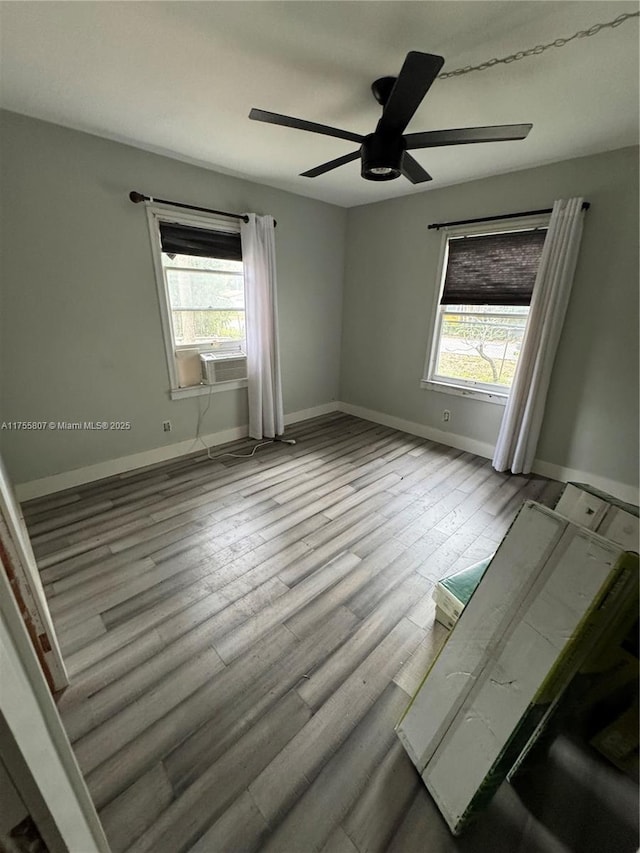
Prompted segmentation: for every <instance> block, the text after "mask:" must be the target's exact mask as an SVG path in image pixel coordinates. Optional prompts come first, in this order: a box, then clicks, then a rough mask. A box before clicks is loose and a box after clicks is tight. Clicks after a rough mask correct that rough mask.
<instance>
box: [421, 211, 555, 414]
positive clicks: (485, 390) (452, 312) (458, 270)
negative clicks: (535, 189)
mask: <svg viewBox="0 0 640 853" xmlns="http://www.w3.org/2000/svg"><path fill="white" fill-rule="evenodd" d="M546 224H547V220H546V218H545V219H544V220H539V221H538V222H537V223H536V224H533V223H532V222H528V224H527V227H523V223H522V221H520V222H519V223H518V224H517V225H511V226H510V227H509V226H508V225H505V226H502V227H501V226H500V225H498V226H496V223H492V225H493V231H492V232H489V231H488V230H487V229H486V226H485V229H484V230H483V231H470V230H468V226H467V230H465V231H460V230H459V229H458V230H456V231H450V232H447V233H445V234H444V236H443V247H442V273H441V287H440V298H439V301H438V305H437V308H436V312H435V318H434V323H433V327H432V328H433V337H432V344H431V349H430V352H429V354H428V358H427V366H426V373H425V377H424V379H423V382H422V384H423V386H425V387H428V388H431V389H437V390H441V391H447V392H451V393H460V394H463V395H465V396H472V397H473V396H479V397H480V396H481V397H483V398H484V399H492V400H494V401H495V402H504V401H506V398H507V396H508V393H509V388H510V387H511V382H512V380H513V375H514V373H515V369H516V364H517V362H518V356H519V355H520V348H521V345H522V339H523V336H524V332H525V329H526V325H527V317H528V314H529V304H530V302H531V294H532V291H533V285H534V283H535V279H536V273H537V270H538V265H539V263H540V256H541V254H542V246H543V244H544V239H545V236H546ZM496 227H500V230H496Z"/></svg>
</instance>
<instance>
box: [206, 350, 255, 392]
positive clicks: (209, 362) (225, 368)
mask: <svg viewBox="0 0 640 853" xmlns="http://www.w3.org/2000/svg"><path fill="white" fill-rule="evenodd" d="M200 370H201V372H202V384H203V385H217V384H218V383H219V382H231V381H233V380H234V379H246V378H247V358H246V356H244V355H243V356H238V355H237V354H235V353H228V352H202V353H200Z"/></svg>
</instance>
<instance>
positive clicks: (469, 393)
mask: <svg viewBox="0 0 640 853" xmlns="http://www.w3.org/2000/svg"><path fill="white" fill-rule="evenodd" d="M420 387H421V388H424V389H426V390H427V391H440V392H441V393H442V394H453V395H455V396H456V397H467V398H469V399H471V400H481V401H482V402H484V403H495V404H497V405H498V406H506V404H507V400H508V399H509V395H508V394H497V393H496V392H495V391H482V390H479V389H476V388H466V387H465V386H463V385H449V384H448V383H446V382H433V381H432V380H429V379H421V380H420Z"/></svg>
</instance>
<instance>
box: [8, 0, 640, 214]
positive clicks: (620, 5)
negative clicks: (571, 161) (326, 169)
mask: <svg viewBox="0 0 640 853" xmlns="http://www.w3.org/2000/svg"><path fill="white" fill-rule="evenodd" d="M637 9H638V4H637V3H627V2H615V0H608V2H595V1H594V0H585V2H583V0H570V2H553V0H533V1H532V2H531V1H530V0H521V2H515V0H505V2H485V0H471V2H466V0H465V1H464V2H463V0H444V2H441V1H440V2H431V0H424V2H421V1H420V0H418V2H404V0H395V2H394V1H393V0H392V2H386V0H373V2H372V0H356V2H347V0H333V2H324V0H307V2H296V0H292V2H272V1H271V0H263V2H249V1H248V0H247V1H246V2H245V0H240V2H133V1H132V2H4V3H1V4H0V23H1V33H2V42H1V48H2V52H1V54H0V70H1V82H2V85H1V99H0V103H1V105H2V106H3V107H5V108H6V109H9V110H13V111H15V112H20V113H24V114H26V115H30V116H36V117H38V118H42V119H45V120H48V121H52V122H56V123H58V124H62V125H67V126H69V127H74V128H77V129H80V130H85V131H88V132H90V133H94V134H98V135H100V136H105V137H109V138H112V139H117V140H120V141H124V142H128V143H131V144H132V145H137V146H139V147H141V148H146V149H149V150H153V151H159V152H162V153H166V154H169V155H171V156H175V157H178V158H179V159H184V160H187V161H189V162H195V163H198V164H200V165H205V166H208V167H210V168H212V169H216V170H218V171H222V172H226V173H229V174H234V175H239V176H242V177H246V178H249V179H251V180H255V181H258V182H260V183H264V184H268V185H271V186H274V187H280V188H282V189H285V190H290V191H293V192H296V193H299V194H302V195H307V196H310V197H312V198H318V199H322V200H324V201H329V202H333V203H335V204H339V205H343V206H346V207H350V206H353V205H357V204H364V203H367V202H371V201H378V200H381V199H385V198H392V197H395V196H400V195H406V194H408V193H412V192H424V191H425V190H428V189H431V188H437V187H442V186H445V185H447V184H452V183H459V182H461V181H467V180H471V179H473V178H477V177H483V176H487V175H494V174H498V173H501V172H508V171H513V170H515V169H522V168H526V167H528V166H534V165H539V164H542V163H547V162H550V161H554V160H562V159H567V158H571V157H576V156H580V155H584V154H590V153H594V152H598V151H606V150H610V149H613V148H619V147H622V146H625V145H631V144H636V143H637V141H638V70H639V69H638V19H633V20H630V21H627V22H626V23H624V24H623V25H622V26H619V27H616V28H615V29H606V30H603V31H602V32H601V33H600V34H598V35H595V36H593V37H591V38H582V39H576V40H575V41H573V42H571V44H569V45H567V46H565V47H563V48H561V49H551V50H548V51H547V52H545V53H544V54H543V55H542V56H539V57H532V58H530V59H524V60H522V61H520V62H514V63H511V64H509V65H499V66H496V67H495V68H492V69H489V70H487V71H483V72H475V73H473V74H468V75H465V76H462V77H459V78H453V79H449V80H438V81H436V82H435V83H434V85H433V87H432V89H431V90H430V92H429V93H428V94H427V96H426V98H425V100H424V101H423V103H422V105H421V107H420V108H419V110H418V112H417V113H416V115H415V117H414V119H413V120H412V122H411V124H410V125H409V128H408V132H416V131H420V130H436V129H440V128H453V127H464V126H473V125H489V124H511V123H520V122H533V130H532V131H531V133H530V135H529V137H528V138H527V139H526V140H524V141H521V142H501V143H490V144H485V145H476V146H464V147H450V148H442V149H432V150H429V151H417V152H413V153H414V155H415V157H416V159H417V160H419V161H420V162H421V163H422V164H423V165H424V166H425V168H427V169H428V171H429V172H430V173H431V174H432V175H433V176H434V180H433V182H432V183H430V184H427V185H424V184H423V185H421V186H417V187H413V186H412V185H411V184H410V183H409V182H408V181H406V180H405V179H404V178H399V179H398V180H396V181H390V182H387V183H373V182H370V181H364V180H362V178H361V177H360V170H359V166H360V164H359V162H358V161H355V162H353V163H350V164H349V165H347V166H343V167H341V168H340V169H338V170H336V171H334V172H331V173H329V174H326V175H324V176H321V177H319V178H313V179H310V178H301V177H298V173H299V172H302V171H304V170H305V169H309V168H311V167H312V166H315V165H318V164H320V163H323V162H325V161H327V160H331V159H333V158H335V157H339V156H341V155H342V154H346V153H348V152H349V151H351V150H354V145H353V143H350V142H345V141H343V140H339V139H333V138H330V137H327V136H317V135H315V134H310V133H305V132H301V131H298V130H292V129H289V128H284V127H276V126H273V125H267V124H262V123H258V122H252V121H249V119H248V118H247V115H248V113H249V110H250V108H251V107H259V108H261V109H266V110H271V111H273V112H279V113H285V114H288V115H292V116H296V117H300V118H306V119H309V120H311V121H316V122H320V123H323V124H329V125H333V126H335V127H341V128H345V129H347V130H352V131H355V132H357V133H362V134H366V133H370V132H371V131H372V130H373V129H374V126H375V124H376V122H377V119H378V117H379V115H380V107H379V106H378V104H377V103H376V102H375V101H374V99H373V96H372V95H371V92H370V89H369V87H370V84H371V82H372V81H373V80H374V79H375V78H376V77H380V76H384V75H396V74H397V73H398V71H399V70H400V67H401V65H402V62H403V60H404V57H405V55H406V54H407V52H408V51H409V50H420V51H425V52H428V53H437V54H440V55H442V56H444V57H445V67H444V70H445V71H446V70H452V69H454V68H457V67H459V66H463V65H467V64H477V63H479V62H482V61H484V60H487V59H490V58H491V57H494V56H497V57H501V56H505V55H508V54H511V53H514V52H516V51H518V50H521V49H525V48H529V47H532V46H534V45H536V44H539V43H545V42H549V41H552V40H554V39H555V38H557V37H558V36H569V35H571V34H573V33H574V32H575V31H576V30H578V29H584V28H588V27H589V26H591V25H592V24H594V23H599V22H605V21H610V20H612V19H613V18H615V17H616V16H617V15H619V14H620V13H621V12H634V11H637ZM142 189H144V190H145V191H147V192H153V187H144V188H142Z"/></svg>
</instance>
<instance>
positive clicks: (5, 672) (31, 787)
mask: <svg viewBox="0 0 640 853" xmlns="http://www.w3.org/2000/svg"><path fill="white" fill-rule="evenodd" d="M0 685H1V687H0V757H1V758H2V761H3V763H4V764H5V766H6V768H7V771H8V772H9V775H10V777H11V779H12V782H13V784H14V785H15V787H16V789H17V790H18V793H19V794H20V796H21V798H22V799H23V801H24V803H25V805H26V806H27V808H28V809H29V811H30V813H31V816H32V817H33V819H34V821H35V823H36V825H37V827H38V830H39V831H40V834H41V835H42V837H43V838H44V839H45V841H46V843H47V845H48V846H49V849H50V850H51V853H64V852H65V851H68V853H80V851H82V853H110V851H109V844H108V842H107V839H106V836H105V834H104V830H103V829H102V826H101V824H100V820H99V818H98V814H97V812H96V810H95V807H94V805H93V802H92V800H91V796H90V794H89V791H88V789H87V786H86V784H85V781H84V779H83V777H82V773H81V772H80V768H79V766H78V763H77V761H76V758H75V755H74V754H73V750H72V749H71V744H70V743H69V739H68V737H67V734H66V732H65V730H64V728H63V725H62V720H61V719H60V715H59V714H58V709H57V708H56V705H55V702H54V699H53V696H52V695H51V690H50V689H49V685H48V684H47V681H46V679H45V676H44V673H43V670H42V667H41V664H40V661H39V660H38V657H37V655H36V650H35V649H34V646H33V644H32V642H31V639H30V637H29V634H28V632H27V628H26V625H25V622H24V620H23V618H22V615H21V613H20V610H19V608H18V604H17V602H16V599H15V597H14V596H13V594H12V592H11V587H10V585H9V581H8V579H7V576H6V574H5V572H4V570H2V569H0Z"/></svg>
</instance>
